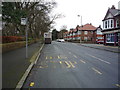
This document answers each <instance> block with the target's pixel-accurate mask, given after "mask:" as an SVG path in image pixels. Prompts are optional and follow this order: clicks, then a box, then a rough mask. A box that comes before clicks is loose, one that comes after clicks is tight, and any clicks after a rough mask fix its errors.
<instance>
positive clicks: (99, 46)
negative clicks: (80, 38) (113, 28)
mask: <svg viewBox="0 0 120 90" xmlns="http://www.w3.org/2000/svg"><path fill="white" fill-rule="evenodd" d="M77 44H79V45H81V46H85V47H90V48H95V49H100V50H106V51H110V52H114V53H120V48H119V47H118V46H105V45H103V44H80V43H77Z"/></svg>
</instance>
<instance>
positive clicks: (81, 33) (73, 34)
mask: <svg viewBox="0 0 120 90" xmlns="http://www.w3.org/2000/svg"><path fill="white" fill-rule="evenodd" d="M96 31H97V27H95V26H93V25H92V24H85V25H83V26H77V27H76V28H75V29H71V30H70V31H69V32H65V33H64V39H65V40H67V41H73V42H86V43H96V36H97V34H96Z"/></svg>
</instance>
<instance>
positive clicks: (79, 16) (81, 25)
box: [78, 15, 82, 43]
mask: <svg viewBox="0 0 120 90" xmlns="http://www.w3.org/2000/svg"><path fill="white" fill-rule="evenodd" d="M78 17H81V18H80V19H81V27H82V16H81V15H78ZM80 43H81V36H80Z"/></svg>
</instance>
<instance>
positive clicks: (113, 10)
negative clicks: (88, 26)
mask: <svg viewBox="0 0 120 90" xmlns="http://www.w3.org/2000/svg"><path fill="white" fill-rule="evenodd" d="M119 11H120V9H115V7H114V8H113V6H112V8H109V9H108V11H107V13H106V15H105V17H104V19H103V20H105V19H106V18H107V16H108V14H109V13H111V14H112V16H113V17H115V16H116V14H117V13H118V12H119Z"/></svg>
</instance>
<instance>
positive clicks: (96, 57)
mask: <svg viewBox="0 0 120 90" xmlns="http://www.w3.org/2000/svg"><path fill="white" fill-rule="evenodd" d="M87 55H89V56H91V57H93V58H95V59H97V60H99V61H102V62H104V63H107V64H111V63H110V62H108V61H105V60H102V59H100V58H98V57H95V56H93V55H90V54H87Z"/></svg>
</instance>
